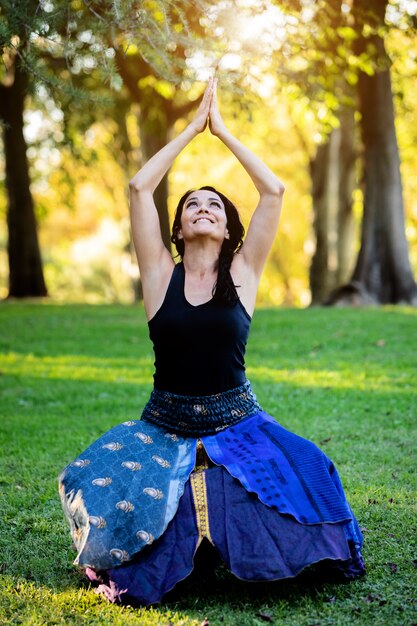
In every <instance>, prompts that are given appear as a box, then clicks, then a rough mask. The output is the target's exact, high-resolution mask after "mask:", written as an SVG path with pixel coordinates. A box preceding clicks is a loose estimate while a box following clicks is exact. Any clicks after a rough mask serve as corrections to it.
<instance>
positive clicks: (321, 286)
mask: <svg viewBox="0 0 417 626" xmlns="http://www.w3.org/2000/svg"><path fill="white" fill-rule="evenodd" d="M329 162H330V138H329V140H328V141H327V142H326V143H323V144H320V145H319V146H318V147H317V152H316V155H315V157H314V159H312V160H311V162H310V175H311V182H312V200H313V214H314V221H313V230H314V234H315V239H316V249H315V251H314V254H313V258H312V259H311V265H310V289H311V303H312V304H320V303H321V302H322V301H323V299H324V298H325V296H326V295H327V294H328V291H329V282H330V276H329V237H328V232H329V202H328V200H329V194H328V188H329V184H328V183H329Z"/></svg>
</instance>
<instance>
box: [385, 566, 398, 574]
mask: <svg viewBox="0 0 417 626" xmlns="http://www.w3.org/2000/svg"><path fill="white" fill-rule="evenodd" d="M387 565H388V567H389V568H390V570H391V572H392V573H393V574H395V572H398V565H397V564H396V563H387Z"/></svg>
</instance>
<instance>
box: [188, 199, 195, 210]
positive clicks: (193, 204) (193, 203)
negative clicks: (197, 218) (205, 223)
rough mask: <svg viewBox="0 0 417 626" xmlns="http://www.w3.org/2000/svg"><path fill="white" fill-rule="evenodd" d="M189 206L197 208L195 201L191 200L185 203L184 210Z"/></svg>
mask: <svg viewBox="0 0 417 626" xmlns="http://www.w3.org/2000/svg"><path fill="white" fill-rule="evenodd" d="M190 206H197V202H196V200H191V201H190V202H187V206H186V208H187V209H189V208H190Z"/></svg>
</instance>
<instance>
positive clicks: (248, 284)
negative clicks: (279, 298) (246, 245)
mask: <svg viewBox="0 0 417 626" xmlns="http://www.w3.org/2000/svg"><path fill="white" fill-rule="evenodd" d="M230 275H231V277H232V280H233V282H234V284H235V285H236V290H237V293H238V295H239V298H240V301H241V303H242V304H243V306H244V307H245V309H246V311H247V312H248V313H249V315H252V314H253V311H254V309H255V303H256V294H257V291H258V285H259V278H260V277H259V276H258V275H257V273H256V272H255V271H254V268H253V266H252V265H250V264H248V263H247V262H246V259H245V257H244V256H243V255H242V254H241V253H237V254H235V256H234V257H233V261H232V265H231V267H230Z"/></svg>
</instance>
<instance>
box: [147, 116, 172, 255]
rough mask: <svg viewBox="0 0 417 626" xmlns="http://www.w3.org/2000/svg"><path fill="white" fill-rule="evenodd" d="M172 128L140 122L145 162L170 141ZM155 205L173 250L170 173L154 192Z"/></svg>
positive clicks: (169, 248)
mask: <svg viewBox="0 0 417 626" xmlns="http://www.w3.org/2000/svg"><path fill="white" fill-rule="evenodd" d="M169 131H170V129H169V127H168V124H164V123H159V124H158V126H155V125H152V126H148V125H147V124H146V123H141V124H140V142H141V143H140V145H141V149H142V158H143V162H144V163H146V162H147V161H148V160H149V159H150V158H151V157H152V156H153V155H154V154H156V153H157V152H158V150H161V149H162V148H163V147H164V146H166V144H167V143H168V141H169V134H170V132H169ZM153 197H154V201H155V206H156V209H157V211H158V215H159V223H160V226H161V235H162V240H163V242H164V244H165V246H166V247H167V248H168V250H171V231H170V228H169V217H168V174H166V175H165V176H164V177H163V179H162V180H161V182H160V183H159V185H158V187H157V188H156V189H155V192H154V194H153Z"/></svg>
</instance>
